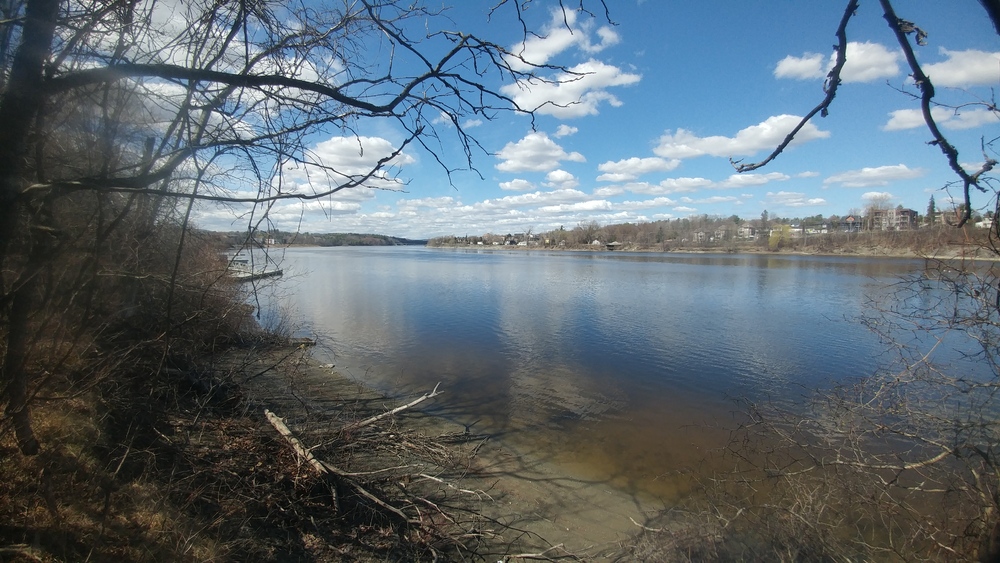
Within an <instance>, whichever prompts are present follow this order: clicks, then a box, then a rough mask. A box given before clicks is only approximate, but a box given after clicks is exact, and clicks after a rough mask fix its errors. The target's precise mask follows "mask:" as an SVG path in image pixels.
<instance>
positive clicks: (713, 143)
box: [653, 115, 830, 159]
mask: <svg viewBox="0 0 1000 563" xmlns="http://www.w3.org/2000/svg"><path fill="white" fill-rule="evenodd" d="M801 120H802V118H801V117H798V116H795V115H777V116H774V117H769V118H767V119H766V120H765V121H763V122H762V123H759V124H757V125H752V126H750V127H747V128H746V129H742V130H740V131H738V132H737V133H736V136H734V137H724V136H721V135H718V136H712V137H698V136H696V135H695V134H694V133H693V132H691V131H688V130H686V129H678V130H677V131H676V132H674V133H672V132H670V131H667V132H666V133H665V134H664V135H663V136H662V137H660V144H659V146H657V147H656V148H655V149H653V152H654V153H656V154H657V155H659V156H662V157H664V158H678V159H683V158H693V157H696V156H703V155H709V156H722V157H730V156H748V155H752V154H754V153H756V152H758V151H760V150H765V149H767V150H770V149H773V148H774V147H776V146H777V145H779V144H780V143H781V141H782V140H784V138H785V136H786V135H788V133H789V132H790V131H791V130H792V129H793V128H795V126H796V125H798V124H799V122H800V121H801ZM829 136H830V133H829V131H822V130H820V129H819V128H818V127H816V126H815V125H813V124H812V123H811V122H810V123H807V124H806V125H805V126H804V127H802V129H801V130H799V133H798V135H796V136H795V140H794V141H792V145H798V144H802V143H805V142H807V141H812V140H815V139H825V138H827V137H829Z"/></svg>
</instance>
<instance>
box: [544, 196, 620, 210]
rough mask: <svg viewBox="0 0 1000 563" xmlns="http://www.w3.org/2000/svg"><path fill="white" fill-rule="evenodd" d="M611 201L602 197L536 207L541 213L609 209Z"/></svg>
mask: <svg viewBox="0 0 1000 563" xmlns="http://www.w3.org/2000/svg"><path fill="white" fill-rule="evenodd" d="M610 210H611V202H610V201H605V200H603V199H595V200H590V201H580V202H577V203H561V204H558V205H544V206H542V207H539V208H538V211H539V212H541V213H579V212H581V211H610Z"/></svg>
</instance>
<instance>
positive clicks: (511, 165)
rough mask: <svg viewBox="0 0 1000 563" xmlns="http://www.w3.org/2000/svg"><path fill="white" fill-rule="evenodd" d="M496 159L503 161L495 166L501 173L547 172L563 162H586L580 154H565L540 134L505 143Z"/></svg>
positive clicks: (550, 140) (531, 134) (544, 135)
mask: <svg viewBox="0 0 1000 563" xmlns="http://www.w3.org/2000/svg"><path fill="white" fill-rule="evenodd" d="M497 158H499V159H501V160H502V161H503V162H501V163H500V164H497V165H496V168H497V170H500V171H502V172H527V171H532V172H547V171H550V170H555V169H556V168H558V167H559V163H560V162H562V161H564V160H568V161H571V162H586V159H585V158H584V157H583V155H582V154H580V153H578V152H572V153H567V152H566V151H565V150H563V148H562V147H561V146H559V145H558V144H557V143H556V142H555V141H553V140H552V139H550V138H549V137H548V135H546V134H545V133H542V132H536V133H528V134H527V135H525V136H524V138H523V139H521V140H520V141H518V142H516V143H507V145H506V146H504V148H502V149H500V152H499V153H497Z"/></svg>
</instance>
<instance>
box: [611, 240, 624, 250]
mask: <svg viewBox="0 0 1000 563" xmlns="http://www.w3.org/2000/svg"><path fill="white" fill-rule="evenodd" d="M621 247H622V243H620V242H618V241H614V242H609V243H608V250H618V249H619V248H621Z"/></svg>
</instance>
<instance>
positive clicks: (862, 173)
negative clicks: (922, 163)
mask: <svg viewBox="0 0 1000 563" xmlns="http://www.w3.org/2000/svg"><path fill="white" fill-rule="evenodd" d="M926 173H927V171H926V170H924V169H923V168H912V169H911V168H909V167H907V166H906V165H905V164H896V165H894V166H878V167H871V168H870V167H865V168H862V169H860V170H849V171H847V172H842V173H840V174H834V175H833V176H830V177H829V178H827V179H826V180H823V184H824V185H829V184H840V185H841V186H843V187H845V188H866V187H869V186H885V185H888V184H889V183H890V182H895V181H897V180H912V179H914V178H919V177H921V176H923V175H925V174H926Z"/></svg>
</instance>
